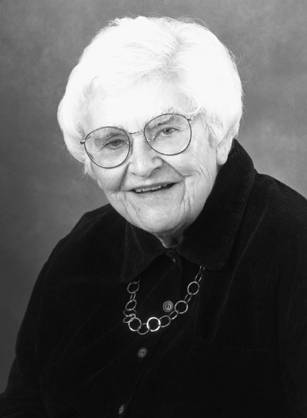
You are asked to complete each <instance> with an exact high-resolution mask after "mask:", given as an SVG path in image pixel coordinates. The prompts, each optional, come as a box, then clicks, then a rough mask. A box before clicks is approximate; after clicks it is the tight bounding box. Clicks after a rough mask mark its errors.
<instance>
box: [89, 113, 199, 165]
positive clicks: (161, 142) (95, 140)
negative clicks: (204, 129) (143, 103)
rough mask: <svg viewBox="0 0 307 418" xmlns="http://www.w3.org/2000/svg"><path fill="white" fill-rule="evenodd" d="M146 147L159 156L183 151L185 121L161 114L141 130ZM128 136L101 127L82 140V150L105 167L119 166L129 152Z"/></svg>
mask: <svg viewBox="0 0 307 418" xmlns="http://www.w3.org/2000/svg"><path fill="white" fill-rule="evenodd" d="M144 136H145V138H146V140H147V142H148V144H149V146H150V147H151V148H152V149H154V150H155V151H157V152H158V153H160V154H164V155H174V154H179V153H181V152H183V151H184V150H185V149H186V148H187V147H188V145H189V143H190V140H191V127H190V123H189V121H188V119H187V118H186V117H185V116H183V115H179V114H164V115H160V116H157V117H155V118H154V119H152V120H150V121H149V122H148V123H147V124H146V125H145V127H144ZM130 146H131V144H130V138H129V134H128V133H127V132H126V131H125V130H123V129H120V128H116V127H102V128H99V129H96V130H95V131H93V132H91V133H90V134H89V135H88V136H87V137H86V139H85V148H86V151H87V153H88V155H89V157H90V158H91V159H92V161H93V162H94V163H95V164H97V165H99V166H101V167H104V168H112V167H116V166H118V165H120V164H122V163H123V162H124V161H125V160H126V158H127V157H128V154H129V152H130Z"/></svg>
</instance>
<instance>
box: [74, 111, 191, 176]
mask: <svg viewBox="0 0 307 418" xmlns="http://www.w3.org/2000/svg"><path fill="white" fill-rule="evenodd" d="M197 114H198V113H195V114H194V115H192V116H191V117H186V116H185V115H182V114H181V113H162V114H161V115H158V116H155V117H154V118H152V119H150V120H149V121H148V122H146V123H145V125H144V128H143V129H140V130H139V131H135V132H128V131H126V130H125V129H123V128H119V127H117V126H112V125H111V126H100V127H99V128H96V129H94V130H92V131H91V132H89V133H88V134H86V136H85V137H84V139H83V140H81V141H80V144H81V145H83V146H84V149H85V152H86V154H87V156H88V157H89V159H90V160H91V161H92V162H93V163H94V164H95V165H97V166H98V167H101V168H104V169H106V170H108V169H111V168H116V167H119V166H121V165H122V164H124V163H125V162H126V161H127V159H128V157H129V155H130V153H131V150H132V142H131V139H130V136H131V135H136V134H138V133H141V132H142V133H143V136H144V138H145V140H146V142H147V144H148V145H149V147H150V148H151V149H153V150H154V151H155V152H157V153H158V154H161V155H167V156H173V155H178V154H182V153H183V152H184V151H186V149H187V148H188V147H189V146H190V143H191V140H192V126H191V122H192V120H193V119H194V118H195V116H197ZM161 116H180V117H182V118H184V119H185V120H186V121H187V122H188V126H189V131H190V135H189V140H188V143H187V145H186V146H185V147H184V148H183V149H182V150H181V151H179V152H175V153H172V154H168V153H164V152H160V151H157V150H156V149H155V148H154V147H153V146H152V145H151V144H150V142H149V140H148V139H147V136H146V135H145V130H146V127H147V126H148V124H149V123H151V122H153V121H154V120H155V119H158V118H160V117H161ZM102 128H115V129H118V130H119V131H122V132H123V133H124V134H125V135H126V136H127V138H128V143H129V148H128V151H127V155H126V157H125V159H124V160H123V161H121V162H120V163H119V164H116V165H112V166H111V167H106V166H103V165H101V164H98V163H97V162H96V161H95V160H94V158H93V156H92V155H91V153H90V152H89V151H88V149H87V147H86V141H87V139H88V138H89V137H90V135H92V134H93V133H94V132H96V131H99V130H100V129H102Z"/></svg>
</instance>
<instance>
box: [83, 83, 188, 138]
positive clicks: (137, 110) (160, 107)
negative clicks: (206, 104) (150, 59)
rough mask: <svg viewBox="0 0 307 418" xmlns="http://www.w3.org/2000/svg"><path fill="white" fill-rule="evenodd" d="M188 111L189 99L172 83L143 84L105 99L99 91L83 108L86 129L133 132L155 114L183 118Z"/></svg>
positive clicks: (109, 95)
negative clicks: (170, 114)
mask: <svg viewBox="0 0 307 418" xmlns="http://www.w3.org/2000/svg"><path fill="white" fill-rule="evenodd" d="M192 111H193V109H192V105H191V100H189V99H188V97H187V96H186V95H185V94H184V93H183V92H182V91H181V90H180V88H179V87H178V86H177V85H176V84H175V83H170V82H161V81H156V80H151V81H144V82H139V83H137V84H135V85H133V86H131V87H129V88H128V89H126V90H122V91H120V92H116V93H114V94H112V93H111V94H108V95H107V96H106V97H103V95H101V94H99V92H97V94H94V95H92V97H91V99H90V101H89V103H88V106H87V115H86V125H87V126H86V129H87V131H90V130H93V129H96V128H98V127H100V126H118V127H120V128H123V129H126V130H128V131H130V132H135V131H138V130H140V129H142V128H143V127H144V125H145V124H146V123H147V122H148V121H149V120H151V119H153V118H155V117H156V116H158V115H161V114H165V113H180V114H184V115H187V114H189V113H191V112H192Z"/></svg>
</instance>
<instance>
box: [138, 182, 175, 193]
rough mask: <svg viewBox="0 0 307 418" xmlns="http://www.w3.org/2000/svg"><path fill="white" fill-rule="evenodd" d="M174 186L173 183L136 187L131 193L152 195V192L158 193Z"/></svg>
mask: <svg viewBox="0 0 307 418" xmlns="http://www.w3.org/2000/svg"><path fill="white" fill-rule="evenodd" d="M174 184H175V183H165V184H159V185H156V186H146V187H137V188H135V189H132V191H133V192H134V193H137V194H141V193H153V192H158V191H160V190H165V189H170V188H171V187H172V186H174Z"/></svg>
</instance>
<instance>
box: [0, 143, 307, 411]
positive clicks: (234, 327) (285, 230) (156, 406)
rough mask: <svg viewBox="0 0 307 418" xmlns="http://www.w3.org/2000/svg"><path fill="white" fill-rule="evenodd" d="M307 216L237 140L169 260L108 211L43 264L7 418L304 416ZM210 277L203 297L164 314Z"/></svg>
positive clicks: (305, 207) (22, 334)
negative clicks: (145, 329)
mask: <svg viewBox="0 0 307 418" xmlns="http://www.w3.org/2000/svg"><path fill="white" fill-rule="evenodd" d="M306 254H307V203H306V200H305V199H304V198H303V197H302V196H300V195H299V194H298V193H296V192H295V191H293V190H292V189H290V188H289V187H288V186H286V185H284V184H282V183H280V182H279V181H277V180H275V179H273V178H271V177H269V176H266V175H261V174H258V173H257V172H256V170H255V168H254V166H253V163H252V160H251V159H250V157H249V156H248V154H247V153H246V151H245V150H244V149H243V148H242V146H241V145H240V144H239V143H238V142H237V141H236V140H235V142H234V146H233V149H232V151H231V153H230V155H229V158H228V161H227V163H226V164H225V165H224V166H223V167H222V168H221V170H220V171H219V174H218V177H217V179H216V182H215V185H214V188H213V190H212V192H211V194H210V196H209V198H208V200H207V202H206V204H205V207H204V209H203V211H202V213H201V214H200V216H199V217H198V218H197V220H196V221H195V222H194V223H193V224H192V225H191V226H190V227H189V228H188V229H187V230H186V231H185V234H184V238H183V240H182V242H181V243H180V244H179V245H178V246H177V247H174V248H170V249H166V248H164V247H163V246H162V245H161V244H160V242H159V241H158V240H157V239H156V238H155V237H154V236H152V235H150V234H148V233H147V232H145V231H142V230H140V229H138V228H136V227H133V226H132V225H130V224H128V223H127V222H126V221H125V220H124V219H123V218H121V217H120V215H119V214H117V213H116V212H115V210H114V209H113V208H112V207H111V206H110V205H107V206H105V207H102V208H99V209H96V210H94V211H92V212H89V213H87V214H85V215H84V216H83V217H82V218H81V220H80V221H79V222H78V224H77V225H76V226H75V227H74V229H73V230H72V232H71V233H70V234H68V235H67V236H66V237H65V238H64V239H62V240H61V241H60V242H59V243H58V245H57V246H56V248H55V249H54V251H53V252H52V254H51V256H50V257H49V259H48V261H47V262H46V264H45V265H44V267H43V269H42V271H41V273H40V275H39V277H38V279H37V281H36V283H35V286H34V289H33V293H32V296H31V299H30V302H29V305H28V308H27V311H26V314H25V317H24V319H23V322H22V325H21V328H20V330H19V333H18V339H17V344H16V357H15V360H14V363H13V365H12V369H11V373H10V377H9V381H8V386H7V389H6V391H5V393H3V394H2V395H1V398H0V417H1V418H47V417H50V418H98V417H99V418H109V417H110V418H111V417H117V416H125V417H130V418H190V417H191V418H203V417H207V418H217V417H220V418H231V417H235V418H275V417H276V418H286V417H287V418H303V417H307V257H306ZM200 265H203V266H205V273H204V277H203V279H202V281H201V285H200V292H199V294H198V295H196V296H194V297H193V299H192V300H191V302H190V303H189V309H188V311H187V312H186V313H185V314H183V315H179V316H178V317H177V318H176V319H175V320H174V321H172V322H171V324H170V325H169V326H168V327H165V328H163V329H161V330H159V331H157V332H152V333H149V334H147V335H144V336H141V335H138V334H137V333H136V332H131V331H130V330H129V329H128V326H127V324H125V323H123V321H122V319H123V308H124V305H125V303H126V302H127V301H128V299H129V295H128V293H127V289H126V286H127V284H128V283H129V282H131V281H133V280H139V281H140V290H139V292H138V293H137V302H138V303H137V312H138V315H139V317H140V318H142V319H143V320H145V319H147V318H148V317H150V316H160V315H162V314H163V310H162V304H163V302H164V301H166V300H170V301H172V302H174V303H175V302H176V301H177V300H179V299H180V298H182V297H184V295H185V293H186V286H187V284H188V283H189V282H190V281H191V280H192V279H193V277H194V276H195V274H196V273H197V271H198V269H199V266H200Z"/></svg>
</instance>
